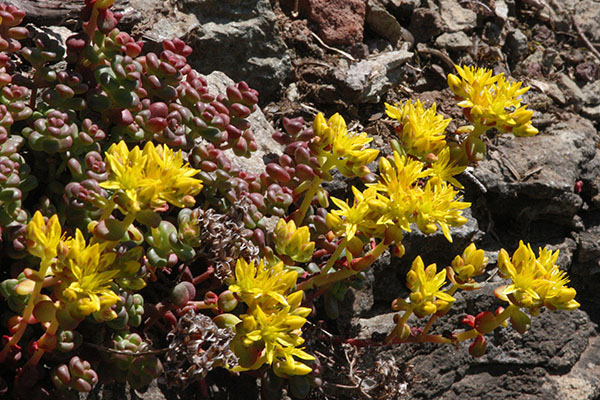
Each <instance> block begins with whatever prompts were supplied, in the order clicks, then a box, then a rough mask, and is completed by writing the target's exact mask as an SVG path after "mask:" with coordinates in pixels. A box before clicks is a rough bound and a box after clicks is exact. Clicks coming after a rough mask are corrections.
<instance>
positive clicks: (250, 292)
mask: <svg viewBox="0 0 600 400" xmlns="http://www.w3.org/2000/svg"><path fill="white" fill-rule="evenodd" d="M297 276H298V275H297V273H296V272H295V271H291V270H288V269H286V268H285V267H284V265H283V263H282V262H279V263H277V264H275V265H273V266H269V265H268V264H266V263H265V262H264V260H261V261H260V263H259V264H258V265H256V266H255V263H254V262H251V263H248V262H246V261H245V260H244V259H239V260H238V261H237V264H236V267H235V283H233V284H232V285H230V286H229V290H231V291H232V292H233V293H235V294H236V295H237V296H238V297H239V299H240V300H241V301H243V302H244V303H246V305H247V306H248V309H247V311H246V313H245V314H242V315H241V316H240V319H241V322H240V323H238V324H237V325H236V327H235V337H234V338H233V340H232V342H231V348H232V349H233V351H234V353H235V354H236V355H237V356H238V357H239V360H240V365H239V367H236V370H240V371H243V370H249V369H251V370H256V369H258V368H260V367H261V366H263V365H264V364H269V365H272V366H273V371H274V372H275V374H277V375H278V376H281V377H287V376H291V375H306V374H308V373H310V372H311V371H312V370H311V368H310V367H309V366H307V365H306V364H304V363H302V362H300V361H298V360H296V358H299V359H301V360H314V357H313V356H311V355H310V354H308V353H306V352H305V351H304V350H303V349H302V348H299V346H301V345H302V344H303V343H304V339H303V338H302V336H301V334H302V330H301V328H302V326H304V324H305V323H306V317H307V316H308V314H310V312H311V309H310V308H307V307H301V306H300V303H301V302H302V296H303V292H302V291H301V290H298V291H295V292H293V293H290V292H291V291H292V289H293V288H294V287H295V286H296V279H297Z"/></svg>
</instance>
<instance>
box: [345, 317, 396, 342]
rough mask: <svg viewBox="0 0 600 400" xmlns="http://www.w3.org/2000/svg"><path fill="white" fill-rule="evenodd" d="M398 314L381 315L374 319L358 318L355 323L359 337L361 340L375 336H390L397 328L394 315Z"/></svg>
mask: <svg viewBox="0 0 600 400" xmlns="http://www.w3.org/2000/svg"><path fill="white" fill-rule="evenodd" d="M395 314H397V312H391V313H387V314H379V315H376V316H374V317H372V318H358V319H357V320H356V321H354V324H355V326H356V327H357V329H358V334H357V337H358V338H360V339H370V338H371V337H372V336H373V335H374V334H379V335H381V336H387V335H389V334H390V333H391V332H392V331H393V330H394V327H395V326H396V323H395V322H394V315H395Z"/></svg>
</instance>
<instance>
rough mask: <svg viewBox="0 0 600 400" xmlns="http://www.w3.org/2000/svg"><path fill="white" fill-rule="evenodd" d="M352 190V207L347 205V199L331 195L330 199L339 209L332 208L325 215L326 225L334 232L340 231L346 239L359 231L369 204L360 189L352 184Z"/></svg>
mask: <svg viewBox="0 0 600 400" xmlns="http://www.w3.org/2000/svg"><path fill="white" fill-rule="evenodd" d="M352 192H353V193H354V204H353V205H352V207H350V206H349V205H348V200H346V201H342V200H340V199H338V198H335V197H331V201H333V204H335V205H336V206H337V207H338V208H339V210H332V211H331V213H329V214H328V215H327V217H326V221H327V224H328V226H329V227H330V228H332V229H333V230H334V231H335V232H336V233H342V234H343V235H344V236H345V237H346V239H347V240H348V241H350V240H352V238H353V237H354V235H356V233H357V232H358V231H361V229H359V228H361V226H362V225H363V223H364V222H366V221H367V218H366V217H367V214H368V212H369V204H368V202H366V201H365V198H364V196H363V194H362V193H361V192H360V190H358V189H357V188H355V187H354V186H352Z"/></svg>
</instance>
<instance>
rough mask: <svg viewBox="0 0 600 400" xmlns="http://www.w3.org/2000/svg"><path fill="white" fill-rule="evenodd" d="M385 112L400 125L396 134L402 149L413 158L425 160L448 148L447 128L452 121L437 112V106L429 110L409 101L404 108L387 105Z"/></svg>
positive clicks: (421, 104)
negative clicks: (430, 155)
mask: <svg viewBox="0 0 600 400" xmlns="http://www.w3.org/2000/svg"><path fill="white" fill-rule="evenodd" d="M385 109H386V110H385V112H386V114H387V115H388V116H389V117H390V118H394V119H395V120H397V121H398V122H399V123H400V125H399V126H398V127H396V133H397V134H398V136H400V141H401V142H402V147H403V148H404V150H405V151H406V152H407V153H408V154H410V155H411V156H413V157H416V158H418V159H420V160H424V159H425V157H427V156H428V155H429V154H438V153H439V152H440V151H442V149H443V148H445V146H446V127H448V124H449V123H450V121H451V119H450V118H448V119H444V117H443V116H441V115H440V114H438V113H437V112H436V104H435V103H433V106H431V108H429V109H425V108H424V107H423V103H421V101H420V100H417V102H416V103H414V104H413V102H412V101H410V100H408V101H407V102H406V103H404V105H402V106H398V105H396V106H392V105H389V104H387V103H386V105H385Z"/></svg>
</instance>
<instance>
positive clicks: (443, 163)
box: [430, 147, 467, 189]
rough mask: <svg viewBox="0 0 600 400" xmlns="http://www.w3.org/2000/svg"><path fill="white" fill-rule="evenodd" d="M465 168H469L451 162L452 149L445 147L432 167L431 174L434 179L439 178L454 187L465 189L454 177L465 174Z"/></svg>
mask: <svg viewBox="0 0 600 400" xmlns="http://www.w3.org/2000/svg"><path fill="white" fill-rule="evenodd" d="M465 168H467V166H466V165H462V166H461V165H457V164H456V163H454V162H451V161H450V149H449V148H448V147H444V148H443V149H442V151H440V153H439V154H438V155H437V161H435V162H434V163H433V164H432V165H431V171H430V174H431V175H432V177H433V178H432V179H434V178H437V179H440V180H442V181H445V182H448V183H450V184H452V185H454V187H457V188H459V189H464V187H463V185H462V184H461V183H460V182H459V181H457V180H456V178H454V176H455V175H458V174H460V173H461V172H463V171H464V170H465Z"/></svg>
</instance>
